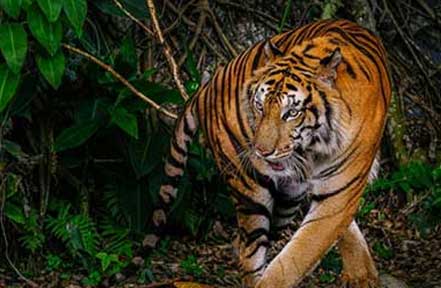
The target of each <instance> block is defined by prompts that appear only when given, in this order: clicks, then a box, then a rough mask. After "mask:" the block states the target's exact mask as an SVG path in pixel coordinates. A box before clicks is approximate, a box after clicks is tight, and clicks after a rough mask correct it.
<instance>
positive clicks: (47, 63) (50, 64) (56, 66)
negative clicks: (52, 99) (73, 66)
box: [37, 51, 65, 89]
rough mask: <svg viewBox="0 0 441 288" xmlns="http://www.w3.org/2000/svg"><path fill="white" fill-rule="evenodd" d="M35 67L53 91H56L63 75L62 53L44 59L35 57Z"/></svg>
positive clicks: (63, 62)
mask: <svg viewBox="0 0 441 288" xmlns="http://www.w3.org/2000/svg"><path fill="white" fill-rule="evenodd" d="M37 66H38V69H39V70H40V72H41V74H43V76H44V78H46V80H47V81H48V82H49V84H51V86H52V87H53V88H54V89H58V87H60V84H61V80H62V78H63V75H64V68H65V61H64V54H63V52H62V51H58V53H57V54H56V55H55V56H52V57H49V58H45V57H42V56H40V55H37Z"/></svg>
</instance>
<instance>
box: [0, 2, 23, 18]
mask: <svg viewBox="0 0 441 288" xmlns="http://www.w3.org/2000/svg"><path fill="white" fill-rule="evenodd" d="M21 3H22V2H21V0H0V7H1V8H3V10H4V11H5V12H6V14H8V15H9V16H11V17H12V18H17V17H18V16H19V15H20V8H21Z"/></svg>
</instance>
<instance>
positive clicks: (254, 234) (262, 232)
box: [244, 227, 269, 246]
mask: <svg viewBox="0 0 441 288" xmlns="http://www.w3.org/2000/svg"><path fill="white" fill-rule="evenodd" d="M268 233H269V231H268V230H267V229H265V228H262V227H260V228H256V229H254V230H253V231H251V232H249V233H247V232H245V235H244V236H245V239H246V241H245V246H250V245H251V244H252V243H253V242H255V241H256V240H257V239H259V238H260V237H262V236H266V238H268Z"/></svg>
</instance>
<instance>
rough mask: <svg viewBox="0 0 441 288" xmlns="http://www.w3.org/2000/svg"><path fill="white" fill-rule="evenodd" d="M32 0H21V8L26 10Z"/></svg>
mask: <svg viewBox="0 0 441 288" xmlns="http://www.w3.org/2000/svg"><path fill="white" fill-rule="evenodd" d="M12 1H13V0H12ZM32 1H33V0H23V1H22V5H21V6H22V8H23V9H25V10H26V9H27V8H28V7H29V6H31V5H32Z"/></svg>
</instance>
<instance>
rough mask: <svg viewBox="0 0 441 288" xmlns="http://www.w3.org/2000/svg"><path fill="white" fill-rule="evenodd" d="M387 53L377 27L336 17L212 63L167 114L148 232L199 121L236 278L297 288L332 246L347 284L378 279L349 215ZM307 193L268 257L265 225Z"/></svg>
mask: <svg viewBox="0 0 441 288" xmlns="http://www.w3.org/2000/svg"><path fill="white" fill-rule="evenodd" d="M386 60H387V59H386V51H385V49H384V47H383V45H382V43H381V41H380V40H379V38H377V36H375V35H374V34H373V33H372V32H371V31H370V30H368V29H365V28H363V27H361V26H359V25H358V24H356V23H353V22H351V21H348V20H344V19H340V20H321V21H318V22H313V23H310V24H307V25H305V26H302V27H299V28H297V29H294V30H291V31H287V32H284V33H281V34H278V35H275V36H273V37H270V38H268V39H265V40H262V41H260V42H258V43H256V44H255V45H253V46H252V47H250V48H248V49H247V50H245V51H243V52H242V53H241V54H239V55H238V56H237V57H236V58H234V59H232V60H231V61H230V62H228V63H227V64H226V65H224V66H222V67H219V68H218V69H217V70H216V72H215V73H214V75H213V76H212V77H211V79H210V80H209V81H207V82H206V83H203V84H201V87H200V88H199V89H198V91H197V92H196V93H195V95H194V96H193V97H192V98H191V99H190V100H189V101H187V103H186V105H185V106H184V109H183V112H182V113H181V114H180V116H179V117H178V120H177V122H176V125H175V129H174V132H173V135H172V138H171V141H170V150H169V154H168V157H167V158H166V160H165V164H164V171H165V178H166V179H165V180H164V182H163V183H162V185H161V187H160V191H159V201H158V204H157V206H156V208H155V209H154V211H153V215H152V219H153V227H154V229H156V230H155V231H159V229H160V227H163V225H165V224H166V221H167V217H166V215H167V213H168V211H169V208H168V207H170V205H171V204H172V203H173V200H174V199H175V198H176V197H177V185H178V182H179V179H180V177H182V175H183V174H184V170H185V166H186V162H187V159H188V154H189V153H188V149H189V145H190V143H191V142H192V141H193V139H194V138H195V136H196V135H197V132H198V131H199V130H200V131H201V132H202V135H204V137H205V139H206V142H207V146H208V147H209V149H210V150H211V153H212V155H213V157H214V159H215V162H216V165H217V167H218V169H219V171H221V172H222V175H223V178H224V180H225V182H226V184H227V185H229V186H230V188H231V189H230V190H231V197H232V201H233V203H234V206H235V209H236V218H237V223H238V226H239V227H238V229H239V238H240V241H239V242H240V245H239V263H240V269H241V279H242V285H243V287H258V288H266V287H277V288H284V287H295V286H296V285H298V284H299V283H300V282H301V281H302V279H304V277H305V276H306V275H308V274H309V273H310V272H311V271H312V270H313V269H314V268H315V267H316V265H318V263H319V262H320V260H321V259H322V258H323V257H324V255H325V254H326V253H327V252H328V251H329V250H330V249H331V248H332V247H333V246H334V245H336V246H337V247H338V251H339V252H340V254H341V256H342V262H343V269H342V275H341V278H342V281H343V282H344V283H346V285H349V286H350V287H377V286H378V285H379V280H378V279H379V277H378V271H377V270H376V267H375V264H374V261H373V259H372V256H371V253H370V248H369V246H368V244H367V242H366V240H365V238H364V236H363V234H362V233H361V231H360V228H359V227H358V225H357V223H356V221H355V220H354V215H355V214H356V212H357V209H358V206H359V202H360V198H361V196H362V193H363V190H364V188H365V187H366V185H367V183H368V181H370V180H371V179H372V178H373V177H375V174H376V171H377V167H378V165H377V164H378V157H377V154H378V151H379V147H380V142H381V138H382V133H383V130H384V126H385V122H386V115H387V110H388V106H389V103H390V98H391V84H390V79H389V74H388V70H387V64H386ZM306 198H307V199H309V201H310V204H309V205H310V206H309V210H308V212H307V213H306V215H305V217H304V219H303V220H302V222H301V225H300V227H299V228H298V229H297V230H296V232H295V234H294V235H293V237H292V238H291V239H290V240H289V242H288V243H287V244H286V246H285V247H284V248H283V249H282V251H281V252H279V253H278V255H277V256H276V257H275V258H274V259H273V260H272V261H271V262H269V263H267V260H266V257H267V255H266V254H267V251H268V249H269V247H270V240H269V234H270V232H271V229H275V228H283V227H284V226H286V225H287V224H289V223H290V222H291V221H292V218H293V217H294V216H295V214H296V210H297V208H298V206H299V203H301V202H303V201H305V199H306Z"/></svg>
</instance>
